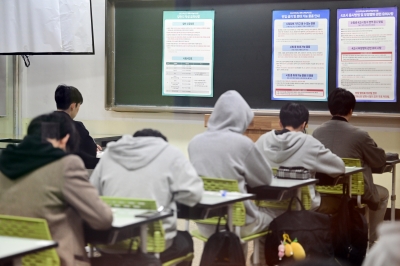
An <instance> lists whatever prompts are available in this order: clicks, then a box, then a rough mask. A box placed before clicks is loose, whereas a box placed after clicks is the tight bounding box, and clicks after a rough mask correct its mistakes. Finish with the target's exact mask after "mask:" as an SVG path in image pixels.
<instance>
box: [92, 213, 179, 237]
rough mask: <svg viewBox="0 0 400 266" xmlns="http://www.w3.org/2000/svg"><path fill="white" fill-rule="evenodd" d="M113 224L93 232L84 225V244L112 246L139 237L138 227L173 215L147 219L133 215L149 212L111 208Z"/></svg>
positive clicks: (154, 216)
mask: <svg viewBox="0 0 400 266" xmlns="http://www.w3.org/2000/svg"><path fill="white" fill-rule="evenodd" d="M112 211H113V218H114V219H113V222H112V226H111V228H110V229H107V230H94V229H92V228H90V227H89V226H88V225H87V224H85V227H84V229H85V230H84V231H85V239H86V242H88V243H92V244H106V245H112V244H115V243H117V242H119V241H122V240H125V239H128V238H131V237H134V236H139V235H140V227H141V226H142V225H144V224H148V223H151V222H154V221H157V220H161V219H164V218H167V217H170V216H172V215H173V213H172V212H170V211H169V212H167V211H163V212H159V213H158V214H155V215H153V216H152V217H149V218H142V217H135V215H138V214H142V213H145V212H148V211H149V210H138V209H128V208H112Z"/></svg>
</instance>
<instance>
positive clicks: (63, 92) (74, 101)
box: [54, 85, 83, 119]
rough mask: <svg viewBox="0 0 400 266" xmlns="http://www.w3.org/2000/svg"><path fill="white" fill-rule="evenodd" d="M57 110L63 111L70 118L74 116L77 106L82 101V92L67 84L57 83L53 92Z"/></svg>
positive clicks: (76, 112)
mask: <svg viewBox="0 0 400 266" xmlns="http://www.w3.org/2000/svg"><path fill="white" fill-rule="evenodd" d="M54 99H55V100H56V104H57V110H60V111H65V112H66V113H68V114H69V115H70V116H71V118H72V119H74V118H75V117H76V115H77V114H78V111H79V107H80V106H81V104H82V103H83V98H82V94H81V93H80V92H79V91H78V89H77V88H75V87H73V86H67V85H58V87H57V89H56V92H55V94H54Z"/></svg>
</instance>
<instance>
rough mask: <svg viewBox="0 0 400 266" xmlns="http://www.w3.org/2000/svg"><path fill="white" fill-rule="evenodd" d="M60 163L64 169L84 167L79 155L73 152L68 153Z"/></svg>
mask: <svg viewBox="0 0 400 266" xmlns="http://www.w3.org/2000/svg"><path fill="white" fill-rule="evenodd" d="M61 163H62V165H63V166H64V169H75V168H77V169H85V164H84V163H83V161H82V159H81V157H79V156H78V155H75V154H68V155H66V156H64V157H63V158H62V159H61Z"/></svg>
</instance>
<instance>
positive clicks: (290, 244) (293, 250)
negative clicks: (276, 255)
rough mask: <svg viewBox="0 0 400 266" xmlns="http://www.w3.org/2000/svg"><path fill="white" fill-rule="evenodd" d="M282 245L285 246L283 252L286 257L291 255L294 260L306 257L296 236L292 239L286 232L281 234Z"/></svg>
mask: <svg viewBox="0 0 400 266" xmlns="http://www.w3.org/2000/svg"><path fill="white" fill-rule="evenodd" d="M281 243H282V242H281ZM281 246H282V245H280V247H281ZM283 247H284V248H285V250H284V252H285V256H286V257H291V256H293V258H294V259H295V260H303V259H305V258H306V252H305V251H304V248H303V247H302V246H301V245H300V243H299V242H298V240H297V238H295V239H294V240H293V241H292V240H291V239H290V237H289V235H288V234H283ZM280 251H281V250H280Z"/></svg>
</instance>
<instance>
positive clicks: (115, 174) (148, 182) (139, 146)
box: [90, 129, 203, 265]
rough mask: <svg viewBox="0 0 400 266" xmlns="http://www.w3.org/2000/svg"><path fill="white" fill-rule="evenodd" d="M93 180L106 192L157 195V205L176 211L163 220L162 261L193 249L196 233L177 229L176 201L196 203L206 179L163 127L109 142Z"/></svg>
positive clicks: (112, 194)
mask: <svg viewBox="0 0 400 266" xmlns="http://www.w3.org/2000/svg"><path fill="white" fill-rule="evenodd" d="M90 182H91V183H92V184H93V185H94V186H95V187H96V188H97V189H98V190H99V192H100V194H101V195H103V196H114V197H127V198H142V199H154V200H155V201H156V202H157V206H159V207H160V206H163V207H164V208H165V209H167V210H168V209H169V210H173V211H174V216H172V217H170V218H166V219H164V220H163V225H164V230H165V238H166V250H165V251H164V252H162V253H161V254H160V260H161V262H166V261H169V260H171V259H173V258H178V257H181V256H184V255H186V254H188V253H189V252H193V240H192V237H191V236H190V235H189V234H188V233H187V232H181V231H177V230H176V219H177V218H176V212H177V209H176V203H175V202H176V201H177V202H180V203H182V204H185V205H188V206H194V205H195V204H196V203H198V202H199V201H200V199H201V196H202V194H203V182H202V180H201V178H200V177H199V176H198V175H197V173H196V170H195V169H194V168H193V166H192V165H191V164H190V162H189V160H188V159H187V158H186V157H185V155H183V154H182V152H180V151H179V150H178V149H176V148H175V147H173V146H171V145H169V144H168V142H167V138H166V137H165V136H164V135H162V134H161V133H160V132H159V131H156V130H152V129H144V130H141V131H137V132H136V133H135V134H134V135H133V136H131V135H124V136H123V137H122V138H121V139H120V140H118V141H117V142H110V143H108V145H107V149H106V150H105V152H104V154H103V156H102V159H101V160H100V162H99V164H98V165H97V166H96V168H95V169H94V171H93V173H92V175H91V177H90ZM121 252H126V250H124V251H121ZM179 265H191V262H182V263H180V264H179Z"/></svg>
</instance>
